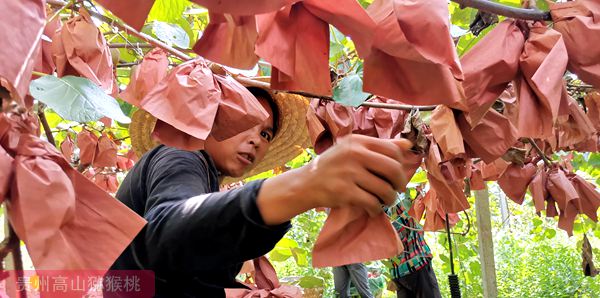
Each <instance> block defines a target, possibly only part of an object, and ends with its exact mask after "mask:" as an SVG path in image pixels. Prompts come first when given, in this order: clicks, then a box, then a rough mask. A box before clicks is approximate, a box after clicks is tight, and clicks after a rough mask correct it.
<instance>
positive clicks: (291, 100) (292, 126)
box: [223, 92, 310, 184]
mask: <svg viewBox="0 0 600 298" xmlns="http://www.w3.org/2000/svg"><path fill="white" fill-rule="evenodd" d="M270 93H271V96H272V97H273V100H274V101H275V103H276V104H277V108H278V109H279V115H280V119H281V120H280V125H279V129H278V131H277V134H276V135H275V138H274V139H273V141H272V143H271V145H270V146H269V149H268V150H267V153H266V154H265V157H264V158H263V160H261V161H260V162H259V163H258V164H256V166H254V167H253V168H252V169H251V170H250V171H248V172H247V173H246V174H244V175H243V176H242V177H239V178H233V177H227V178H225V179H224V181H223V184H230V183H234V182H237V181H240V180H242V179H246V178H248V177H251V176H254V175H257V174H260V173H263V172H265V171H269V170H272V169H274V168H276V167H279V166H283V165H285V163H287V162H288V161H290V160H292V159H294V158H295V157H297V156H298V155H300V154H302V152H303V151H304V149H305V148H308V147H309V146H310V137H309V135H308V128H307V126H306V112H307V110H308V105H309V101H308V99H307V98H306V97H303V96H300V95H296V94H290V93H284V92H270Z"/></svg>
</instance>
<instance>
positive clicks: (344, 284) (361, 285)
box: [333, 263, 374, 298]
mask: <svg viewBox="0 0 600 298" xmlns="http://www.w3.org/2000/svg"><path fill="white" fill-rule="evenodd" d="M350 282H352V284H353V285H354V288H356V291H357V292H358V294H359V295H360V297H361V298H374V296H373V294H371V291H370V290H369V277H368V271H367V266H365V265H364V264H362V263H356V264H348V265H343V266H339V267H333V284H334V288H335V293H336V297H340V298H349V297H350Z"/></svg>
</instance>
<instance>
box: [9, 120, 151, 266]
mask: <svg viewBox="0 0 600 298" xmlns="http://www.w3.org/2000/svg"><path fill="white" fill-rule="evenodd" d="M2 119H3V121H0V122H5V121H4V120H7V117H5V116H4V115H2ZM28 121H30V120H27V117H24V118H23V117H13V118H12V119H10V120H9V123H10V129H9V130H5V131H3V132H2V135H0V139H2V142H1V145H2V147H3V148H11V149H10V150H11V152H10V153H11V154H14V156H15V161H14V168H15V172H14V178H13V179H12V184H11V189H12V190H13V191H12V192H11V197H10V200H11V204H10V206H9V209H8V217H9V220H10V223H11V225H12V226H13V227H14V229H15V232H16V233H17V235H18V236H19V238H20V239H22V240H23V241H24V242H25V244H26V246H27V249H28V252H29V254H30V256H31V258H32V261H33V265H34V266H35V268H36V269H38V270H49V269H53V270H65V269H96V270H107V269H108V268H109V267H110V266H111V265H112V263H113V262H114V260H115V259H116V258H117V257H118V256H119V255H120V254H121V252H122V251H123V249H124V248H125V247H126V246H127V245H128V244H129V243H130V242H131V240H132V239H133V238H134V237H135V236H136V235H137V233H138V232H139V231H140V230H141V228H142V227H143V226H144V224H145V220H144V219H143V218H141V217H139V216H138V215H137V214H135V213H134V212H133V211H131V210H129V208H127V207H126V206H125V205H123V204H122V203H120V202H118V201H117V200H115V199H114V198H113V197H111V196H110V195H108V194H107V193H106V192H104V191H102V190H101V189H99V188H98V187H97V186H95V185H94V184H93V183H92V182H91V181H89V180H88V179H87V178H85V177H84V176H82V175H81V174H80V173H79V172H77V171H76V170H75V169H73V168H72V167H71V166H70V165H69V163H68V162H67V161H66V160H65V159H64V157H63V156H62V155H61V153H59V152H58V151H56V149H55V148H54V147H52V146H51V145H50V144H49V143H47V142H45V141H42V140H41V139H39V138H38V137H37V136H35V135H32V134H31V133H30V132H31V129H29V131H28V129H27V127H30V128H31V125H30V124H28V123H27V122H28ZM0 127H3V125H0ZM11 138H12V139H14V138H17V139H18V145H17V147H14V148H12V146H11V145H10V144H8V143H9V142H10V139H11Z"/></svg>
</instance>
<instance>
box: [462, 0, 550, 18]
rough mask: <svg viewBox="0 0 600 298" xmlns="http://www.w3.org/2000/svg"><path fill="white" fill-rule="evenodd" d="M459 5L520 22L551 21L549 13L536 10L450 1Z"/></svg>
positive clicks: (481, 1) (471, 0)
mask: <svg viewBox="0 0 600 298" xmlns="http://www.w3.org/2000/svg"><path fill="white" fill-rule="evenodd" d="M451 1H452V2H456V3H458V4H460V6H461V8H462V7H471V8H475V9H479V10H481V11H485V12H489V13H493V14H497V15H501V16H505V17H509V18H514V19H521V20H532V21H551V20H552V16H550V12H549V11H541V10H539V9H537V8H516V7H512V6H507V5H503V4H500V3H496V2H492V1H487V0H451Z"/></svg>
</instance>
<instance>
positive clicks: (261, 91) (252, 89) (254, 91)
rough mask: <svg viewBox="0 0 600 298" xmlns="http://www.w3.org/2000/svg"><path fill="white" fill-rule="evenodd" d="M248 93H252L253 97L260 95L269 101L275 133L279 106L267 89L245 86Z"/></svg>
mask: <svg viewBox="0 0 600 298" xmlns="http://www.w3.org/2000/svg"><path fill="white" fill-rule="evenodd" d="M247 88H248V90H249V91H250V93H252V95H254V97H257V98H258V97H261V98H264V99H266V100H267V101H268V102H269V106H270V107H271V110H272V111H273V136H275V135H276V134H277V129H278V128H279V108H278V107H277V104H276V103H275V100H274V99H273V97H272V96H271V93H269V92H268V91H267V90H265V89H262V88H259V87H247Z"/></svg>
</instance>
